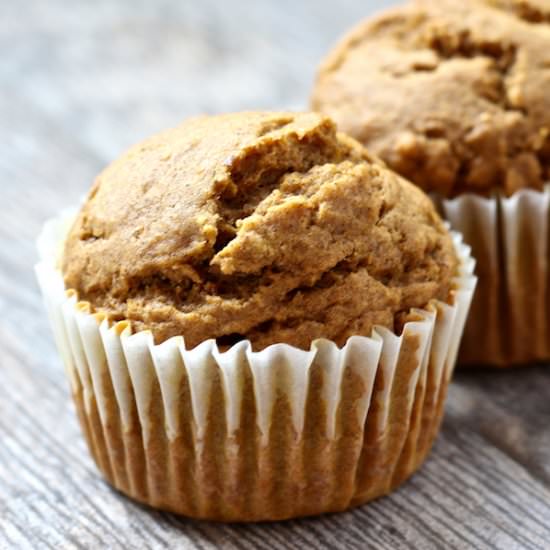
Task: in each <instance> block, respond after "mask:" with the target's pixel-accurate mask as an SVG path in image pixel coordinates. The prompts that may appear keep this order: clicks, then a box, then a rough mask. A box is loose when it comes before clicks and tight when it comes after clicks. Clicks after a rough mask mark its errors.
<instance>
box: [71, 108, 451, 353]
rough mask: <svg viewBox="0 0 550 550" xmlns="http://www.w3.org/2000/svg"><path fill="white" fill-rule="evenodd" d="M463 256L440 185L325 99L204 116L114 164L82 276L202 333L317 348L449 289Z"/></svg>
mask: <svg viewBox="0 0 550 550" xmlns="http://www.w3.org/2000/svg"><path fill="white" fill-rule="evenodd" d="M456 268H457V259H456V255H455V251H454V248H453V244H452V241H451V237H450V235H449V233H448V232H447V230H446V228H445V227H444V225H443V224H442V222H441V220H440V218H439V217H438V215H437V214H436V212H435V211H434V208H433V206H432V204H431V202H430V200H429V199H428V198H427V197H426V196H425V195H424V194H423V193H422V191H420V190H419V189H418V188H416V187H415V186H413V185H412V184H410V183H408V182H406V181H404V180H403V179H401V178H400V177H399V176H397V175H396V174H394V173H393V172H391V171H389V170H388V169H387V168H385V167H384V166H383V165H382V164H381V163H380V162H379V161H377V160H375V159H373V158H372V157H370V156H369V154H368V153H367V152H366V151H365V150H364V149H363V148H362V146H360V145H359V144H358V143H357V142H355V141H354V140H352V139H351V138H348V137H346V136H345V135H342V134H339V133H337V131H336V127H335V125H334V123H333V122H332V121H331V120H330V119H328V118H326V117H324V116H322V115H319V114H311V113H304V114H295V113H238V114H229V115H222V116H201V117H198V118H193V119H190V120H188V121H186V122H184V123H183V124H182V125H181V126H179V127H177V128H175V129H172V130H168V131H166V132H164V133H161V134H159V135H156V136H154V137H152V138H150V139H148V140H146V141H144V142H142V143H140V144H139V145H136V146H135V147H133V148H132V149H130V151H128V152H127V153H126V154H125V155H124V156H123V157H121V158H120V159H119V160H117V161H115V162H114V163H112V164H111V165H110V166H109V167H108V168H107V169H106V170H105V171H104V172H103V173H102V174H100V175H99V177H98V178H97V180H96V182H95V184H94V185H93V187H92V190H91V192H90V194H89V196H88V198H87V200H86V202H85V204H84V205H83V207H82V209H81V211H80V213H79V215H78V217H77V219H76V221H75V223H74V225H73V227H72V229H71V230H70V233H69V235H68V238H67V241H66V244H65V249H64V254H63V260H62V270H63V274H64V278H65V283H66V286H67V288H72V289H75V290H76V291H77V292H78V294H79V298H80V299H81V300H85V301H88V302H90V304H91V305H92V307H93V309H94V310H95V311H101V312H103V313H105V314H107V315H108V317H109V318H110V319H111V320H120V319H128V320H130V321H131V323H132V325H133V328H134V329H135V330H143V329H150V330H151V331H152V333H153V335H154V337H155V341H156V342H162V341H163V340H165V339H167V338H169V337H171V336H174V335H183V336H184V337H185V342H186V345H187V347H188V348H189V347H194V346H195V345H197V344H199V343H200V342H202V341H203V340H206V339H209V338H215V339H217V341H218V343H219V344H220V345H221V346H227V345H230V344H233V343H234V342H236V341H238V340H241V339H249V340H250V341H251V342H252V344H253V347H254V349H262V348H263V347H265V346H267V345H269V344H272V343H277V342H286V343H289V344H292V345H295V346H298V347H301V348H304V349H309V346H310V344H311V342H312V340H314V339H316V338H320V337H325V338H329V339H331V340H333V341H335V342H336V343H338V344H339V345H343V344H344V343H345V341H346V340H347V338H348V337H349V336H351V335H367V336H370V334H371V330H372V328H373V326H374V325H376V324H380V325H384V326H386V327H388V328H390V329H394V330H395V329H398V328H399V326H400V323H402V321H403V319H404V317H403V316H404V315H406V314H407V312H408V311H409V310H410V308H413V307H424V306H426V305H427V304H428V303H429V302H430V300H432V299H441V300H448V299H449V292H450V289H451V285H452V279H453V277H454V275H455V274H456Z"/></svg>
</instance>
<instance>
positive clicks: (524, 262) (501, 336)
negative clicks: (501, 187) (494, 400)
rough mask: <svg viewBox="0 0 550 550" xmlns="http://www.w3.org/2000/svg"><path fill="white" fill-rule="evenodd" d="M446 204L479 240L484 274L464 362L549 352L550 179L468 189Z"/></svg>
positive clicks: (501, 363)
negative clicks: (505, 191)
mask: <svg viewBox="0 0 550 550" xmlns="http://www.w3.org/2000/svg"><path fill="white" fill-rule="evenodd" d="M439 206H440V207H441V209H442V212H443V215H444V216H445V217H446V218H447V219H448V220H449V221H450V223H451V226H452V228H453V229H455V230H457V231H460V232H461V233H462V234H463V235H464V240H465V242H467V243H468V244H469V245H470V246H471V247H472V253H473V256H474V257H475V258H476V262H477V266H476V273H477V275H478V277H479V283H478V288H477V290H476V294H475V297H474V300H473V303H472V310H471V313H470V316H469V317H468V322H467V324H466V328H465V331H464V338H463V341H462V347H461V350H460V354H459V360H458V362H459V364H460V365H462V364H464V365H488V366H489V365H490V366H496V367H507V366H515V365H520V364H526V363H530V362H536V361H543V360H548V359H550V268H549V260H550V243H549V240H548V230H549V227H548V220H549V216H550V185H546V186H545V188H544V190H543V191H540V192H539V191H533V190H522V191H519V192H517V193H515V194H514V195H512V196H511V197H509V198H506V197H502V196H495V197H491V198H484V197H479V196H477V195H473V194H465V195H461V196H459V197H457V198H455V199H452V200H445V201H439Z"/></svg>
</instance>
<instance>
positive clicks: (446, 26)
mask: <svg viewBox="0 0 550 550" xmlns="http://www.w3.org/2000/svg"><path fill="white" fill-rule="evenodd" d="M547 17H548V14H545V13H544V10H543V9H542V7H541V4H540V3H537V2H528V1H527V2H515V1H513V0H509V1H508V0H506V1H505V0H493V1H490V0H487V1H483V0H467V1H464V2H454V1H451V0H441V1H440V0H437V1H436V0H419V1H416V2H410V3H408V4H404V5H403V6H399V7H396V8H395V9H393V10H391V11H388V12H386V13H382V14H380V15H379V16H375V17H373V18H371V19H368V20H366V21H364V22H363V23H361V24H360V25H359V26H358V27H357V28H356V29H355V30H353V31H352V32H351V33H350V34H349V35H348V36H347V37H346V38H345V39H344V40H343V41H342V42H341V44H340V45H339V46H338V47H337V48H336V49H335V50H334V51H333V52H332V53H331V54H330V55H329V56H328V58H327V59H326V60H325V62H324V63H323V65H322V67H321V69H320V72H319V76H318V80H317V83H316V86H315V89H314V92H313V96H312V105H313V107H314V108H316V109H318V110H320V111H322V112H324V113H326V114H328V115H330V116H332V117H334V119H335V120H336V121H337V122H338V124H339V125H340V127H341V128H342V129H343V130H345V131H347V132H348V133H350V134H351V135H353V136H354V137H356V138H357V139H358V140H359V141H361V142H362V143H363V144H365V145H366V146H367V147H368V148H369V150H372V151H373V152H374V153H376V154H378V155H380V156H381V157H382V158H383V159H384V160H385V161H386V162H387V163H388V165H389V166H390V167H391V168H393V169H394V170H396V171H397V172H399V173H401V174H402V175H404V176H405V177H407V178H410V179H411V181H413V182H414V183H416V184H417V185H419V186H420V187H422V188H423V189H424V190H425V191H427V192H431V193H434V196H435V197H436V198H437V200H438V202H439V203H440V205H441V208H442V210H443V212H444V214H445V216H446V217H447V218H448V219H449V220H450V221H451V224H452V226H453V227H454V228H456V229H457V230H459V231H461V232H462V233H463V234H464V237H465V239H466V242H468V243H469V244H471V245H472V247H473V253H474V256H475V257H476V258H477V260H478V274H479V278H480V281H479V282H480V284H479V288H478V291H477V293H476V297H475V299H474V304H473V305H472V314H471V315H470V318H469V322H468V325H467V327H466V332H465V337H464V343H463V344H464V345H463V348H462V351H461V355H460V360H461V361H462V362H463V363H469V364H480V363H481V364H489V365H498V366H508V365H514V364H518V363H525V362H529V361H533V360H535V361H536V360H544V359H548V358H550V340H549V339H548V330H549V328H550V308H549V307H548V303H549V302H548V300H549V297H550V270H549V268H548V266H549V260H550V240H549V238H548V235H547V234H548V231H547V230H548V220H549V218H550V193H549V191H548V188H546V187H545V182H547V181H548V179H549V177H550V95H549V94H548V93H547V90H548V89H549V87H550V71H548V67H549V66H550V48H549V47H548V44H550V27H548V25H546V24H544V23H542V24H539V23H540V22H544V20H545V18H547Z"/></svg>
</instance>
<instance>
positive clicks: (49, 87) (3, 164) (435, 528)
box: [0, 0, 550, 550]
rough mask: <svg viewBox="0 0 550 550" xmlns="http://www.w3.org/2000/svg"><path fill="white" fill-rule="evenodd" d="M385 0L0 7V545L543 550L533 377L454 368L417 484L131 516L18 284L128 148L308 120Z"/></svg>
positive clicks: (538, 373)
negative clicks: (209, 518) (206, 121)
mask: <svg viewBox="0 0 550 550" xmlns="http://www.w3.org/2000/svg"><path fill="white" fill-rule="evenodd" d="M381 4H382V3H381V2H370V3H368V2H367V3H364V2H354V1H352V0H340V1H339V2H338V3H333V2H329V1H328V0H325V1H317V2H314V1H313V0H307V1H303V2H291V1H290V0H282V1H278V2H268V1H267V0H266V1H256V2H255V1H254V0H241V1H239V2H231V3H226V4H222V3H221V2H215V1H214V0H203V1H201V2H199V1H197V2H177V1H176V0H173V1H169V0H161V1H159V2H154V3H153V2H147V1H146V0H138V1H132V2H131V1H129V0H128V1H119V2H111V1H109V0H99V1H93V2H92V0H85V1H82V2H70V1H69V0H53V1H52V0H50V1H48V2H43V1H40V0H27V1H25V2H18V1H15V0H14V1H10V0H7V1H4V2H1V3H0V51H1V52H2V55H1V56H0V145H1V146H0V177H1V179H0V213H1V221H2V223H1V224H0V312H1V316H0V345H1V349H2V360H1V365H0V548H1V549H4V548H5V549H10V550H11V549H26V548H32V549H34V548H39V549H42V548H64V549H73V548H74V549H77V548H94V549H95V548H109V549H119V548H120V549H123V548H140V549H141V548H236V549H243V550H244V549H256V548H259V549H263V548H265V549H271V548H281V549H285V548H331V549H332V548H373V549H388V550H389V549H392V550H394V549H405V548H420V549H431V548H433V549H438V548H458V549H470V548H480V549H485V548H499V549H506V550H509V549H515V548H521V549H523V548H525V549H538V548H550V428H549V419H550V368H549V367H546V366H539V367H533V368H529V369H524V370H513V371H507V372H490V371H483V372H473V371H467V372H460V373H459V374H458V376H457V377H456V378H455V381H454V383H453V385H452V387H451V391H450V395H449V401H448V407H447V411H448V414H447V417H446V420H445V423H444V426H443V430H442V434H441V436H440V437H439V439H438V441H437V443H436V445H435V448H434V450H433V453H432V455H431V458H430V459H429V460H428V462H427V464H426V465H425V467H424V468H423V469H422V470H421V472H420V473H419V474H417V475H416V476H414V477H413V479H412V480H410V481H409V482H408V483H406V484H405V485H404V486H403V487H402V488H401V489H400V490H399V491H397V492H396V493H394V494H393V495H391V496H389V497H387V498H385V499H382V500H379V501H377V502H374V503H372V504H371V505H367V506H364V507H362V508H359V509H357V510H355V511H352V512H349V513H343V514H338V515H332V516H326V517H322V518H313V519H305V520H299V521H291V522H287V523H282V524H263V525H251V526H244V525H217V524H211V523H204V522H195V521H190V520H185V519H182V518H177V517H174V516H171V515H169V514H163V513H158V512H155V511H151V510H148V509H145V508H144V507H142V506H139V505H136V504H134V503H133V502H131V501H129V500H128V499H126V498H124V497H122V496H120V495H118V494H117V493H116V492H115V491H113V490H112V489H110V488H109V487H108V486H107V485H106V484H105V483H104V482H103V481H102V479H101V478H100V477H99V475H98V473H97V471H96V469H95V467H94V465H93V463H92V461H91V458H90V457H89V455H88V452H87V450H86V449H85V447H84V442H83V439H82V437H81V435H80V431H79V428H78V426H77V423H76V417H75V414H74V409H73V405H72V402H71V401H70V399H69V393H68V384H67V383H66V381H65V378H64V373H63V369H62V366H61V363H60V360H59V358H58V356H57V353H56V351H55V349H54V345H53V339H52V337H51V334H50V331H49V328H48V326H47V321H46V316H45V313H44V311H43V307H42V304H41V301H40V297H39V294H38V289H37V286H36V283H35V281H34V275H33V271H32V266H33V264H34V262H35V260H36V253H35V247H34V239H35V237H36V235H37V233H38V232H39V230H40V227H41V225H42V223H43V221H44V220H45V219H47V218H48V217H50V216H52V215H53V214H55V213H56V212H57V211H58V210H59V209H60V208H63V207H64V206H67V205H71V204H74V203H75V202H77V201H78V200H79V197H80V196H81V195H82V194H83V193H84V192H85V191H86V189H87V188H88V187H89V185H90V183H91V181H92V179H93V177H94V175H95V174H96V173H97V172H98V171H99V170H100V169H101V167H102V166H103V165H105V164H106V163H107V162H108V161H109V160H110V159H112V158H113V157H115V156H116V155H117V154H119V153H120V152H121V151H122V150H123V149H124V148H125V147H127V146H128V145H130V144H131V143H133V142H135V141H137V140H139V139H141V138H142V137H144V136H146V135H147V134H150V133H152V132H154V131H157V130H159V129H161V128H163V127H166V126H171V125H174V124H176V123H177V122H178V121H179V120H180V119H182V118H184V117H185V116H187V115H189V114H194V113H197V112H221V111H229V110H239V109H256V108H295V109H296V108H303V107H305V105H306V103H307V94H308V89H309V86H310V84H311V81H312V78H313V74H314V69H315V65H316V64H317V62H318V60H319V59H320V57H321V56H322V54H323V53H324V52H325V51H326V50H327V49H328V48H329V46H330V45H331V44H332V43H333V42H334V41H335V40H336V38H337V37H338V36H339V35H340V34H341V33H342V32H343V31H344V30H345V29H346V28H348V27H349V26H350V25H351V24H353V23H354V22H355V21H357V20H358V19H359V18H360V17H362V16H363V15H365V14H366V13H368V12H370V11H372V10H374V9H375V8H376V7H379V6H380V5H381ZM222 6H224V7H223V8H222ZM480 345H483V339H482V336H481V335H480Z"/></svg>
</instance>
